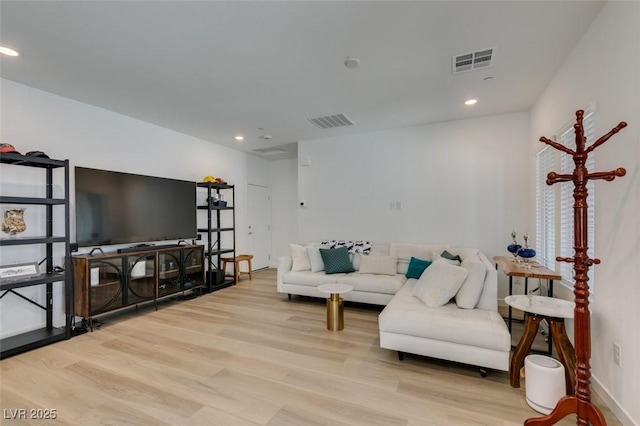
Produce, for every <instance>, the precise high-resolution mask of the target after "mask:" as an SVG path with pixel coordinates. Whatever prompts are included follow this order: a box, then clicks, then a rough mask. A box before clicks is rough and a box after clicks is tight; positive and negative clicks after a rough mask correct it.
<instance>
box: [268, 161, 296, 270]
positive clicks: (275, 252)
mask: <svg viewBox="0 0 640 426" xmlns="http://www.w3.org/2000/svg"><path fill="white" fill-rule="evenodd" d="M269 166H270V173H271V175H270V182H271V265H270V266H271V267H274V268H275V267H276V266H277V263H278V257H279V256H285V255H288V254H289V243H292V242H296V241H298V206H297V204H298V162H297V160H296V159H293V160H277V161H271V162H270V163H269Z"/></svg>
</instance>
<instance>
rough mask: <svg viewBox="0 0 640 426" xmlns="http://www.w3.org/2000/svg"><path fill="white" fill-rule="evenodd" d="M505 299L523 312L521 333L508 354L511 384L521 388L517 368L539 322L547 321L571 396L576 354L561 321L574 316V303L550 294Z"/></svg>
mask: <svg viewBox="0 0 640 426" xmlns="http://www.w3.org/2000/svg"><path fill="white" fill-rule="evenodd" d="M504 301H505V302H506V303H507V304H508V305H509V306H513V307H514V308H516V309H520V310H521V311H524V313H525V320H524V332H523V333H522V338H521V339H520V342H519V343H518V346H517V347H516V350H515V352H514V353H513V356H512V357H511V366H510V368H509V382H510V384H511V387H514V388H519V387H520V369H521V368H522V366H523V365H524V358H525V357H526V356H527V354H529V352H530V351H531V344H532V343H533V339H534V337H535V335H536V333H537V332H538V327H539V326H540V321H542V320H546V321H547V322H548V323H549V329H550V333H551V339H550V341H553V343H554V345H555V347H556V352H557V353H558V358H559V359H560V362H561V363H562V365H564V371H565V382H566V385H567V394H568V395H573V393H574V392H575V387H576V371H575V370H576V353H575V350H574V348H573V345H572V344H571V341H569V338H568V337H567V331H566V329H565V327H564V320H565V318H573V309H574V303H573V302H569V301H567V300H562V299H554V298H552V297H545V296H524V295H517V296H507V297H506V298H505V299H504Z"/></svg>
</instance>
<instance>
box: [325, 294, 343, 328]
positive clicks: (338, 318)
mask: <svg viewBox="0 0 640 426" xmlns="http://www.w3.org/2000/svg"><path fill="white" fill-rule="evenodd" d="M343 328H344V300H343V299H342V298H341V297H340V294H339V293H331V297H330V298H329V299H327V329H328V330H331V331H340V330H342V329H343Z"/></svg>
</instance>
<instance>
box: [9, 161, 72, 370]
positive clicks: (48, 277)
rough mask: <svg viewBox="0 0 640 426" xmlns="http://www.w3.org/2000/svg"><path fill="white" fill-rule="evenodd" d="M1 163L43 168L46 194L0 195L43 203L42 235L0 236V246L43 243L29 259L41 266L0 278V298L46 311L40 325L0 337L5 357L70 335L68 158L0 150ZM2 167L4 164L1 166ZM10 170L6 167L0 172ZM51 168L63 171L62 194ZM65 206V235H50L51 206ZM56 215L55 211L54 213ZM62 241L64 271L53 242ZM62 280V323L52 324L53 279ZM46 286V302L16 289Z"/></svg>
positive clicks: (23, 202)
mask: <svg viewBox="0 0 640 426" xmlns="http://www.w3.org/2000/svg"><path fill="white" fill-rule="evenodd" d="M0 163H1V164H6V165H12V166H25V167H33V168H39V169H45V185H46V186H45V196H44V197H17V196H4V195H0V204H3V205H7V204H11V205H40V206H45V209H44V210H45V216H46V217H45V220H46V224H45V227H46V229H45V235H43V236H37V237H33V236H31V237H24V238H20V237H16V238H10V239H9V238H2V239H0V246H1V247H5V246H7V247H8V246H19V245H39V244H43V245H44V246H45V257H44V259H41V260H40V259H30V260H32V261H33V263H36V262H37V263H39V264H40V268H41V270H42V268H43V267H44V271H42V272H41V273H40V274H38V275H34V276H28V277H24V278H20V277H17V278H11V279H2V280H0V299H4V298H5V296H7V295H13V296H15V297H17V298H19V299H21V301H22V302H24V303H29V304H31V305H33V306H35V307H37V308H39V309H42V310H44V311H45V319H44V324H43V326H42V327H41V328H39V329H36V330H32V331H28V332H25V333H22V334H19V335H15V336H11V337H7V338H4V339H2V340H0V359H3V358H7V357H9V356H12V355H16V354H19V353H22V352H26V351H28V350H31V349H35V348H38V347H40V346H44V345H48V344H50V343H54V342H57V341H60V340H64V339H68V338H70V337H71V321H72V316H71V309H70V307H71V300H72V288H71V277H70V275H69V274H70V271H71V247H70V244H69V160H54V159H49V158H41V157H31V156H25V155H20V154H17V153H4V154H0ZM3 168H5V166H3ZM8 170H10V168H9V167H6V170H3V173H6V172H7V171H8ZM54 170H60V171H61V172H62V173H64V198H54V197H53V181H54ZM55 206H63V207H64V236H54V235H53V221H54V207H55ZM56 216H57V215H56ZM54 244H63V245H64V253H65V257H64V271H63V272H55V271H54V261H53V251H54V250H53V246H54ZM57 282H62V283H63V286H64V304H65V325H64V327H54V326H53V306H54V294H53V285H54V283H57ZM40 285H43V286H45V302H44V304H40V303H38V302H36V301H34V300H31V299H29V298H27V297H25V296H24V295H22V294H21V293H19V292H17V291H15V290H16V289H19V288H25V287H31V286H40Z"/></svg>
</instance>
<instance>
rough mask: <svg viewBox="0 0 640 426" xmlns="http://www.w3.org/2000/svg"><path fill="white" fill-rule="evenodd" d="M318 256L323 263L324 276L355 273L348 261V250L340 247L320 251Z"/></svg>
mask: <svg viewBox="0 0 640 426" xmlns="http://www.w3.org/2000/svg"><path fill="white" fill-rule="evenodd" d="M320 256H322V261H323V262H324V272H325V273H326V274H338V273H340V272H355V271H356V270H355V269H353V265H352V264H351V260H350V259H349V249H347V248H346V247H340V248H336V249H323V248H321V249H320Z"/></svg>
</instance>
